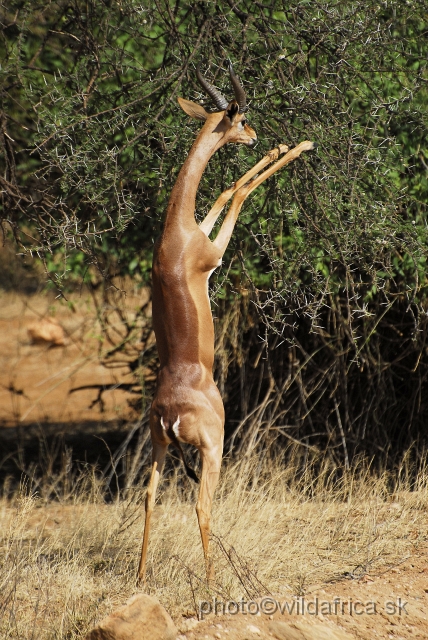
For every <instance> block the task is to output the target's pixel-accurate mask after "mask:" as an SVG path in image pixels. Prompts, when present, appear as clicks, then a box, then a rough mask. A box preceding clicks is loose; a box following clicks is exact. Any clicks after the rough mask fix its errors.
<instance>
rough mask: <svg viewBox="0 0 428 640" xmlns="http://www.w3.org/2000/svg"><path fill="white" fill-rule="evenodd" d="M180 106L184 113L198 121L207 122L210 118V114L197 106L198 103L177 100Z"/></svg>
mask: <svg viewBox="0 0 428 640" xmlns="http://www.w3.org/2000/svg"><path fill="white" fill-rule="evenodd" d="M177 99H178V104H179V105H180V107H181V108H182V109H183V111H184V113H187V115H188V116H190V117H191V118H196V120H204V121H205V120H206V119H207V118H208V113H207V112H206V111H205V109H204V108H203V106H202V105H200V104H196V102H192V101H191V100H185V99H184V98H177Z"/></svg>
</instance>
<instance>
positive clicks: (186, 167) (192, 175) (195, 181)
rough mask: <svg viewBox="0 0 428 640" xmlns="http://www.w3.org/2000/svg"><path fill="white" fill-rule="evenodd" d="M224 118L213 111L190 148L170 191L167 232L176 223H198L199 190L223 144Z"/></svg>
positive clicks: (166, 220) (166, 219) (165, 227)
mask: <svg viewBox="0 0 428 640" xmlns="http://www.w3.org/2000/svg"><path fill="white" fill-rule="evenodd" d="M213 116H219V117H218V118H213ZM221 119H222V114H221V113H219V114H212V115H211V116H210V118H209V120H207V122H206V123H205V124H204V126H203V127H202V129H201V131H200V132H199V135H198V137H197V138H196V140H195V142H194V144H193V146H192V148H191V149H190V151H189V154H188V156H187V159H186V161H185V163H184V164H183V166H182V168H181V170H180V173H179V174H178V177H177V181H176V183H175V185H174V187H173V189H172V191H171V196H170V199H169V203H168V207H167V210H166V218H165V225H164V231H166V230H167V229H168V228H170V227H171V226H174V225H175V223H177V222H178V223H179V224H180V225H185V226H187V225H191V226H194V225H195V223H196V221H195V203H196V192H197V190H198V186H199V182H200V180H201V177H202V174H203V172H204V170H205V167H206V166H207V164H208V161H209V159H210V158H211V156H212V155H213V154H214V153H215V152H216V151H217V149H219V148H220V147H221V146H222V145H223V144H224V131H222V130H221V127H219V126H218V124H219V122H218V120H220V121H221Z"/></svg>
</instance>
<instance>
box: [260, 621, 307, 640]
mask: <svg viewBox="0 0 428 640" xmlns="http://www.w3.org/2000/svg"><path fill="white" fill-rule="evenodd" d="M269 631H270V633H271V634H272V635H273V636H274V637H275V638H277V640H306V638H305V636H304V635H303V633H300V631H298V630H297V629H294V628H293V627H291V626H290V625H289V624H287V623H286V622H281V621H280V620H273V621H272V622H271V623H270V624H269Z"/></svg>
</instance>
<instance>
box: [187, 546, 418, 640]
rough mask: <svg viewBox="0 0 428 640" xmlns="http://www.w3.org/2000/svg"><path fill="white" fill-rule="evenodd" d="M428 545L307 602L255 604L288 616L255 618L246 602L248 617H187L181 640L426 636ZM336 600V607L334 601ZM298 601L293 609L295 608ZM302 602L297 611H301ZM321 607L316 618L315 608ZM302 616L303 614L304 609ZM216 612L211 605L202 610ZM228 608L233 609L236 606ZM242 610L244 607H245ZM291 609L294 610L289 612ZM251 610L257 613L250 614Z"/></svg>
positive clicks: (317, 592) (318, 591) (319, 591)
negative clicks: (379, 571)
mask: <svg viewBox="0 0 428 640" xmlns="http://www.w3.org/2000/svg"><path fill="white" fill-rule="evenodd" d="M427 552H428V545H424V546H419V548H415V549H414V550H413V552H412V553H411V554H410V555H409V557H408V558H407V559H406V561H405V562H403V563H402V564H400V565H399V566H396V567H393V568H391V569H390V570H388V571H387V572H385V573H382V574H381V575H370V576H364V577H362V578H361V579H359V580H342V581H340V582H336V583H334V584H327V585H323V586H322V587H319V588H315V589H313V590H311V591H310V592H307V593H306V594H305V596H304V599H303V601H302V599H301V598H300V599H297V600H293V598H292V597H290V596H289V595H288V596H285V595H277V596H272V598H271V597H269V598H268V599H266V598H265V599H262V600H257V603H258V605H259V607H260V608H261V607H262V606H263V605H262V602H264V603H265V605H264V606H265V607H269V606H271V607H275V606H276V605H275V604H272V602H273V600H276V601H278V603H279V604H278V608H279V606H282V607H283V611H284V605H285V603H286V604H287V606H288V610H287V608H285V611H284V613H281V612H279V611H277V612H275V613H274V614H273V615H272V614H271V615H266V614H257V613H256V611H257V604H256V603H254V602H253V603H251V604H249V603H247V604H246V605H245V610H246V611H247V613H246V614H242V613H238V614H237V615H227V614H226V615H223V614H222V603H221V602H217V615H215V614H214V613H210V614H209V615H206V616H204V619H202V620H201V621H198V620H197V619H196V617H191V618H189V619H187V620H186V619H183V622H182V623H181V624H180V622H179V623H178V626H179V628H180V632H181V635H180V636H179V639H180V640H185V639H186V640H208V639H213V640H214V639H217V640H220V639H226V638H227V639H228V640H256V638H259V639H260V640H263V639H266V640H267V639H268V638H277V639H278V640H346V639H348V640H350V639H352V638H358V639H360V640H372V639H373V638H384V639H392V640H404V639H409V638H424V639H426V638H428V555H427ZM335 601H336V603H335ZM293 602H294V608H293ZM297 604H299V609H297ZM317 604H318V614H317V613H316V606H317ZM303 605H304V612H303V613H302V606H303ZM210 606H211V608H212V609H214V606H215V603H214V602H213V601H211V602H207V603H206V605H205V604H204V605H203V607H202V609H203V610H206V611H208V610H209V608H210ZM226 606H230V607H231V610H233V608H234V606H235V605H234V603H232V604H230V603H229V605H228V604H227V603H226ZM241 606H242V605H241ZM290 609H292V612H291V613H290V612H289V611H290ZM248 611H253V614H254V613H255V615H251V613H248Z"/></svg>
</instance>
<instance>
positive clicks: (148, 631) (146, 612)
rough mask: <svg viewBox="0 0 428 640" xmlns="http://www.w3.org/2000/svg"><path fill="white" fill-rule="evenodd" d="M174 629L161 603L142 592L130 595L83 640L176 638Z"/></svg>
mask: <svg viewBox="0 0 428 640" xmlns="http://www.w3.org/2000/svg"><path fill="white" fill-rule="evenodd" d="M176 637H177V629H176V628H175V625H174V623H173V621H172V619H171V618H170V616H169V615H168V613H167V612H166V611H165V609H164V608H163V607H162V605H161V604H159V602H158V601H157V600H156V598H152V597H151V596H147V595H146V594H144V593H140V594H137V595H135V596H133V597H132V598H130V599H129V600H128V601H127V603H126V604H125V605H124V606H123V607H120V608H119V609H116V611H113V613H111V614H110V615H109V616H108V617H107V618H104V620H101V622H100V623H99V624H98V625H97V626H96V627H95V628H94V629H92V631H90V632H89V633H88V634H87V635H86V636H85V640H175V639H176Z"/></svg>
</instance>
